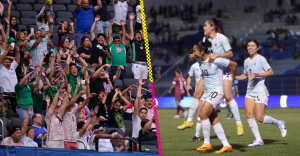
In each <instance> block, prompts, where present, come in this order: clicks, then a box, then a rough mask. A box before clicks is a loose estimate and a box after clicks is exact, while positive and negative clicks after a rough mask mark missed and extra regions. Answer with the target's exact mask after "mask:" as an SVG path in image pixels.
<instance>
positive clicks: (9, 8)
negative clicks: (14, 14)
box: [6, 0, 12, 25]
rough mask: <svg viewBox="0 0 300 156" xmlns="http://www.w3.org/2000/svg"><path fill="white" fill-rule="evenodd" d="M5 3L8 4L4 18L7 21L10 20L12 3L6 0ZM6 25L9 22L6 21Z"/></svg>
mask: <svg viewBox="0 0 300 156" xmlns="http://www.w3.org/2000/svg"><path fill="white" fill-rule="evenodd" d="M7 3H8V4H9V5H8V8H7V16H6V18H7V20H8V21H10V10H11V4H12V1H10V0H7ZM8 25H9V23H8Z"/></svg>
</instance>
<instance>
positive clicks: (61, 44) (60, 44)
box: [58, 37, 70, 48]
mask: <svg viewBox="0 0 300 156" xmlns="http://www.w3.org/2000/svg"><path fill="white" fill-rule="evenodd" d="M66 40H69V42H70V39H69V38H67V37H63V38H61V40H60V42H59V46H58V47H60V48H64V47H63V46H64V43H65V41H66Z"/></svg>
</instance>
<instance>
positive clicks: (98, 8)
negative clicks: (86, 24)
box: [94, 0, 102, 12]
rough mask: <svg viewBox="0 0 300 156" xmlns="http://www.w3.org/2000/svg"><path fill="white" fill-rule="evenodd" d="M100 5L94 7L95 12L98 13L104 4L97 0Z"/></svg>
mask: <svg viewBox="0 0 300 156" xmlns="http://www.w3.org/2000/svg"><path fill="white" fill-rule="evenodd" d="M97 3H98V5H97V6H95V7H94V11H95V12H97V11H98V10H100V9H101V8H102V3H101V1H100V0H97Z"/></svg>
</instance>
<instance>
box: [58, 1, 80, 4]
mask: <svg viewBox="0 0 300 156" xmlns="http://www.w3.org/2000/svg"><path fill="white" fill-rule="evenodd" d="M73 1H76V0H73ZM76 2H77V1H76ZM54 4H71V0H54Z"/></svg>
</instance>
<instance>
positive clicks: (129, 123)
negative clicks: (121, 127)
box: [124, 120, 132, 129]
mask: <svg viewBox="0 0 300 156" xmlns="http://www.w3.org/2000/svg"><path fill="white" fill-rule="evenodd" d="M124 121H125V128H131V129H132V121H131V120H124Z"/></svg>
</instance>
